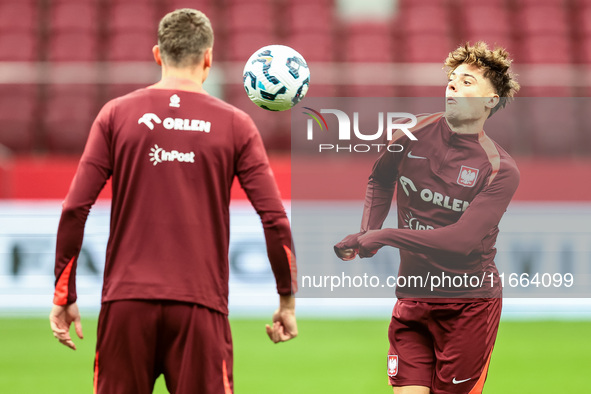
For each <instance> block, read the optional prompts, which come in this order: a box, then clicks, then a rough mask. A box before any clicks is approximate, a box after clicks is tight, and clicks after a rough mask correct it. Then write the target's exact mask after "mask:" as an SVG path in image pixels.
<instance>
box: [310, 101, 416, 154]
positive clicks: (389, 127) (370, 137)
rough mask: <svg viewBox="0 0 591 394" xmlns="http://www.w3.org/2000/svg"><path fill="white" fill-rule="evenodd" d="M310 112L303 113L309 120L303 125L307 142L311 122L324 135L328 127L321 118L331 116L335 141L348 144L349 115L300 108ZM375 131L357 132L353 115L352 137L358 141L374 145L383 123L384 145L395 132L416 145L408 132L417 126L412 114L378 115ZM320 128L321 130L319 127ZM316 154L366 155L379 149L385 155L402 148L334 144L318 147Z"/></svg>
mask: <svg viewBox="0 0 591 394" xmlns="http://www.w3.org/2000/svg"><path fill="white" fill-rule="evenodd" d="M304 109H307V110H308V111H310V112H304V114H305V115H308V116H310V119H308V123H307V134H306V135H307V137H306V138H307V139H308V140H309V141H311V140H313V139H314V122H316V124H317V125H318V126H319V127H320V131H323V130H324V129H326V131H328V124H327V123H326V119H324V116H322V114H333V115H335V116H336V117H337V121H338V123H339V130H338V139H339V141H350V140H351V119H350V118H349V115H347V114H346V113H345V112H343V111H341V110H338V109H321V110H320V112H318V111H316V110H314V109H312V108H309V107H304ZM377 117H378V130H377V131H375V132H373V134H371V133H370V134H364V133H362V132H361V131H360V130H359V112H353V127H352V128H353V134H354V135H355V137H357V138H358V139H360V140H362V141H378V140H380V139H382V135H383V134H384V123H385V124H386V127H385V128H386V138H387V140H388V141H391V140H392V136H393V134H394V132H395V131H398V130H400V131H402V132H403V133H404V134H406V136H407V137H408V138H409V139H410V140H412V141H417V137H415V136H414V135H413V134H412V133H411V132H410V130H409V129H411V128H413V127H414V126H416V125H417V118H416V116H414V115H413V114H410V113H407V112H388V113H386V114H385V115H384V113H383V112H379V113H378V116H377ZM400 119H409V120H410V122H407V123H400V122H398V121H399V120H400ZM323 125H324V127H323ZM318 149H319V152H322V151H331V150H332V151H334V152H341V151H346V152H369V151H371V150H372V149H377V151H378V152H380V151H381V149H387V150H388V151H389V152H402V150H403V149H404V147H403V146H402V145H400V144H389V145H387V144H355V145H352V144H349V145H334V144H319V145H318Z"/></svg>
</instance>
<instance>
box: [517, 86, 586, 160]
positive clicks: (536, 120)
mask: <svg viewBox="0 0 591 394" xmlns="http://www.w3.org/2000/svg"><path fill="white" fill-rule="evenodd" d="M576 100H577V99H573V98H568V97H565V98H554V97H552V98H536V99H530V100H528V102H527V104H528V111H527V114H526V117H527V124H529V125H531V126H530V127H531V128H532V130H533V131H534V134H533V138H532V140H531V144H532V148H533V152H534V153H535V154H539V155H544V156H564V155H572V154H574V153H576V152H577V151H578V146H577V145H578V143H579V138H580V133H579V132H578V128H577V122H576V105H575V104H576Z"/></svg>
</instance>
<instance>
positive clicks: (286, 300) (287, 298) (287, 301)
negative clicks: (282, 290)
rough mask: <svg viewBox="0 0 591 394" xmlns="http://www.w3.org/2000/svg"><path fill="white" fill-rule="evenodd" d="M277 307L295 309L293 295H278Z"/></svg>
mask: <svg viewBox="0 0 591 394" xmlns="http://www.w3.org/2000/svg"><path fill="white" fill-rule="evenodd" d="M279 309H281V310H286V311H295V297H294V296H293V295H291V294H288V295H279Z"/></svg>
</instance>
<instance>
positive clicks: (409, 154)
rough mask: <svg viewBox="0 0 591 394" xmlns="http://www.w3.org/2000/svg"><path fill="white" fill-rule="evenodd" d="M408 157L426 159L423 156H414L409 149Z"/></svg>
mask: <svg viewBox="0 0 591 394" xmlns="http://www.w3.org/2000/svg"><path fill="white" fill-rule="evenodd" d="M408 157H409V159H425V160H426V159H427V158H426V157H423V156H415V155H413V154H412V151H409V152H408Z"/></svg>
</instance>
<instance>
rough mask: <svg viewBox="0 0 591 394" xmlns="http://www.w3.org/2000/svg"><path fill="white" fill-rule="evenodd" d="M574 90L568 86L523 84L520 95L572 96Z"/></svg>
mask: <svg viewBox="0 0 591 394" xmlns="http://www.w3.org/2000/svg"><path fill="white" fill-rule="evenodd" d="M572 95H573V91H572V89H570V88H569V87H567V86H529V85H522V86H521V89H520V90H519V93H518V97H519V98H525V97H572Z"/></svg>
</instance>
